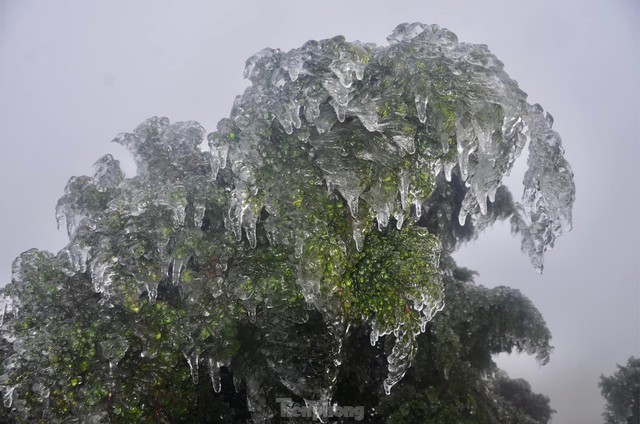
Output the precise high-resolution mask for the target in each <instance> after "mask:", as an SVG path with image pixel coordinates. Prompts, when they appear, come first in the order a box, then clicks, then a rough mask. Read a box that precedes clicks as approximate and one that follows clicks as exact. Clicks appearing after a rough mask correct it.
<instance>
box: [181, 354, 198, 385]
mask: <svg viewBox="0 0 640 424" xmlns="http://www.w3.org/2000/svg"><path fill="white" fill-rule="evenodd" d="M182 354H183V355H184V358H185V359H186V360H187V364H189V373H190V374H191V380H192V381H193V384H198V380H199V378H198V362H199V361H200V358H199V355H198V354H197V353H194V352H192V353H189V354H187V353H184V352H183V353H182Z"/></svg>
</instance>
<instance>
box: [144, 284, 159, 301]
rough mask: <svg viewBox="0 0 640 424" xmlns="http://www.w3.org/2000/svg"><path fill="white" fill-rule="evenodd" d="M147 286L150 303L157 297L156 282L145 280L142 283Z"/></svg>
mask: <svg viewBox="0 0 640 424" xmlns="http://www.w3.org/2000/svg"><path fill="white" fill-rule="evenodd" d="M144 284H145V286H146V287H147V296H148V297H149V303H151V304H152V305H153V304H154V303H156V298H157V297H158V283H154V282H150V281H147V282H146V283H144Z"/></svg>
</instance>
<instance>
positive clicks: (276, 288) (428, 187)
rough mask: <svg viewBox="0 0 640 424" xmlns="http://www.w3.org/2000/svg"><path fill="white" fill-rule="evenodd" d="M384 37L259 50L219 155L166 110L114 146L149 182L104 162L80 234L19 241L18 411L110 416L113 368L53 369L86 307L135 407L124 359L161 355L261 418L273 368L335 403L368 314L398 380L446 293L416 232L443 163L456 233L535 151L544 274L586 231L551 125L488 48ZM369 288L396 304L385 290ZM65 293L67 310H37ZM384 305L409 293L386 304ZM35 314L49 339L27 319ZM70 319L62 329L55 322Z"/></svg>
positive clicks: (293, 384)
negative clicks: (457, 197) (551, 251)
mask: <svg viewBox="0 0 640 424" xmlns="http://www.w3.org/2000/svg"><path fill="white" fill-rule="evenodd" d="M388 41H389V43H390V44H389V45H387V46H376V45H373V44H363V43H360V42H347V41H345V39H344V38H343V37H341V36H338V37H334V38H331V39H327V40H320V41H309V42H307V43H305V44H304V45H303V46H302V47H301V48H298V49H293V50H291V51H289V52H282V51H280V50H277V49H265V50H262V51H260V52H259V53H257V54H255V55H254V56H252V57H251V58H250V59H249V60H247V63H246V69H245V77H246V78H248V79H249V80H250V82H251V85H250V86H249V87H248V88H247V89H246V90H245V92H244V93H243V94H242V95H241V96H238V97H237V98H236V100H235V102H234V105H233V108H232V110H231V114H230V117H229V118H225V119H222V120H221V121H220V122H219V123H218V125H217V131H214V132H212V133H210V134H209V135H208V136H206V139H207V140H208V146H209V149H208V151H206V152H202V151H201V150H200V147H199V146H200V144H201V143H202V142H203V141H204V139H205V134H206V133H205V130H204V129H203V128H202V127H201V126H200V125H199V124H198V123H196V122H177V123H173V124H172V123H170V121H169V120H168V119H167V118H158V117H155V118H151V119H148V120H146V121H145V122H143V123H142V124H141V125H140V126H139V127H137V128H136V129H135V130H134V131H133V132H131V133H123V134H120V135H119V136H117V137H116V139H115V140H114V141H115V142H117V143H119V144H121V145H123V146H125V147H126V148H127V149H128V150H129V151H130V153H131V154H132V156H133V158H134V160H135V162H136V164H137V175H136V176H134V177H130V178H126V177H125V175H124V173H123V172H122V171H121V169H120V166H119V162H118V161H117V160H115V159H114V158H113V157H112V156H111V155H106V156H104V157H103V158H101V159H100V160H98V162H96V164H95V173H94V175H93V176H91V177H88V176H83V177H73V178H71V179H70V180H69V183H68V184H67V187H66V189H65V192H64V195H63V197H62V198H61V199H60V201H59V202H58V205H57V208H56V215H57V218H58V223H59V225H60V226H63V227H66V230H67V233H68V235H69V239H70V242H69V244H68V246H67V247H65V248H64V249H63V250H62V251H61V252H60V253H59V254H58V255H52V254H50V253H47V252H40V251H37V250H35V249H34V250H31V251H28V252H25V253H23V254H22V255H21V256H20V257H19V258H18V259H17V260H16V261H15V263H14V269H13V277H12V283H11V284H10V285H9V286H7V288H6V289H5V290H4V291H3V293H2V298H0V313H1V319H0V330H1V336H2V340H3V341H4V343H5V344H6V346H9V347H8V348H7V349H8V351H7V358H8V359H6V360H5V365H4V374H3V375H2V376H0V385H1V387H2V391H3V395H4V402H5V405H6V406H11V407H12V408H14V410H16V411H18V413H21V414H26V416H28V415H29V413H30V412H29V411H30V409H29V407H27V406H26V405H27V401H26V400H27V399H30V400H29V402H34V400H33V399H36V402H40V404H42V405H46V406H45V407H44V408H45V409H46V410H48V411H49V413H51V412H50V408H51V406H49V405H50V404H49V403H48V402H49V401H48V398H49V396H50V394H49V393H58V391H59V390H61V389H64V390H76V392H77V396H78V398H79V399H81V400H82V402H81V403H82V405H78V406H75V407H74V408H75V409H69V411H70V412H68V414H71V415H70V416H69V417H64V418H69V419H70V420H81V421H82V420H90V421H91V422H101V421H100V420H101V419H102V418H103V417H104V416H106V413H107V412H106V408H107V405H106V404H104V402H102V401H100V399H104V398H105V397H104V396H106V395H100V396H103V397H99V396H98V398H93V397H92V396H93V395H92V393H93V392H91V391H90V388H92V387H94V386H92V384H93V385H97V384H98V383H96V381H98V380H99V379H98V380H96V379H93V380H92V379H91V378H89V377H87V378H86V379H84V380H83V379H82V378H81V376H78V375H76V374H68V375H67V374H63V375H60V376H57V375H54V376H52V375H50V374H49V373H48V372H46V371H45V370H47V369H58V368H56V367H62V365H61V363H60V362H59V361H60V360H61V359H60V358H65V357H67V356H68V355H69V353H68V351H67V349H68V346H71V345H72V342H73V341H74V340H77V338H76V335H77V334H79V333H77V332H78V331H80V330H78V328H79V327H78V325H80V323H81V322H82V321H81V320H82V319H85V318H86V317H85V316H84V315H77V316H76V315H73V314H72V313H71V312H68V313H67V312H65V311H83V312H82V314H85V315H86V316H90V317H92V319H93V320H94V321H93V324H91V326H90V328H85V329H83V331H84V333H83V334H84V336H83V337H84V339H82V340H83V342H82V343H85V344H86V346H94V345H95V346H98V348H87V347H86V346H85V345H78V346H76V352H77V353H76V354H77V355H80V356H79V357H81V356H82V355H87V358H86V363H85V362H80V365H79V366H82V367H85V371H84V374H83V375H96V376H105V378H108V379H109V380H110V381H111V386H110V387H112V388H113V390H114V392H113V394H112V393H111V392H109V399H111V396H115V397H117V396H121V398H119V401H121V402H124V403H127V402H129V403H130V402H135V399H133V400H132V399H130V398H127V397H122V396H124V395H122V394H119V392H117V391H116V390H115V388H116V387H118V386H117V385H118V384H120V385H125V384H126V383H131V384H141V385H143V384H151V383H145V382H144V381H141V382H139V383H133V382H127V381H125V379H124V378H125V374H124V371H123V369H127V367H126V365H127V364H131V363H133V364H135V363H136V362H135V361H146V362H141V363H144V364H153V366H152V368H153V369H154V370H155V371H154V372H156V373H157V374H154V375H156V377H157V378H158V379H162V378H165V377H163V376H165V375H166V373H168V372H171V371H173V368H172V366H169V365H167V364H173V362H171V361H182V362H183V365H184V366H185V367H188V369H189V374H190V375H191V377H192V379H193V380H194V382H196V383H197V381H198V375H199V374H198V372H199V366H200V363H202V364H204V365H203V366H206V367H207V368H208V374H209V377H210V381H211V384H212V386H213V389H214V391H215V392H219V391H220V390H221V376H220V368H221V367H222V366H227V367H231V368H232V369H233V374H234V382H235V383H234V384H236V386H237V387H236V390H238V386H239V384H240V382H241V381H242V382H244V384H245V386H246V393H247V403H248V406H249V409H250V410H251V411H252V413H253V419H254V421H255V422H262V421H264V420H266V419H268V418H269V417H272V416H273V415H274V414H275V411H273V410H272V409H270V407H269V405H268V399H267V397H266V396H267V394H265V392H264V390H266V386H265V384H266V383H265V382H267V381H269V376H271V375H275V376H277V378H278V379H279V381H280V382H281V383H282V384H283V385H284V386H285V387H286V388H287V389H288V390H290V391H291V392H292V393H293V394H295V395H296V396H299V397H301V398H303V399H305V402H307V405H312V406H313V405H322V404H326V401H327V400H328V399H329V398H330V396H331V390H332V387H333V384H334V383H335V379H336V375H337V368H338V364H339V363H340V358H341V349H342V344H343V341H344V338H345V336H346V333H347V331H348V328H349V325H350V324H351V321H352V320H355V321H358V320H360V321H362V322H365V323H369V324H370V326H371V333H370V335H371V336H370V337H371V343H372V344H374V345H375V344H376V343H377V342H378V339H379V338H380V337H383V336H388V337H393V338H394V339H395V345H394V347H393V349H392V351H391V353H390V355H389V356H388V371H389V373H388V377H387V379H386V380H385V381H384V390H385V392H386V393H389V392H390V391H391V389H392V387H393V386H394V385H395V384H396V383H397V382H398V381H399V380H400V379H402V377H403V376H404V374H405V372H406V370H407V368H408V367H409V366H410V364H411V361H412V360H413V358H414V357H415V354H416V343H415V337H416V336H417V335H418V334H420V333H421V332H424V331H425V326H426V323H427V322H429V321H430V320H431V319H432V318H433V316H434V314H435V313H437V312H438V311H439V310H441V309H442V308H443V306H444V295H443V289H442V278H441V275H440V270H439V257H440V255H439V254H440V251H441V249H442V246H441V243H440V242H438V241H437V239H436V237H435V236H434V235H431V234H428V233H426V232H424V231H418V229H417V228H416V227H415V222H416V221H417V220H418V219H419V218H420V217H421V216H422V215H423V214H425V212H429V206H428V202H427V203H425V202H426V201H427V200H428V199H429V197H430V195H431V194H432V192H433V190H434V188H435V187H436V184H437V179H436V176H437V174H438V173H439V172H443V173H444V176H445V177H446V181H451V180H452V173H456V175H459V176H460V178H461V179H462V181H463V182H464V185H465V187H466V188H465V189H466V194H465V196H464V199H463V200H462V203H461V208H460V213H459V216H458V219H459V222H460V224H461V225H464V224H465V222H466V221H467V220H468V218H469V217H474V219H476V220H481V219H482V218H481V217H482V216H483V215H484V214H487V210H488V203H487V200H489V202H493V201H494V196H495V195H496V191H497V190H498V188H499V187H500V186H501V184H502V178H503V176H504V175H506V174H507V173H508V172H509V171H510V169H511V167H512V166H513V163H514V161H515V159H516V158H517V157H518V156H519V154H520V153H521V151H522V150H523V149H524V147H525V145H526V144H527V143H528V146H529V147H528V148H529V158H528V162H527V163H528V166H529V169H528V171H527V173H526V175H525V179H524V188H525V189H524V195H523V200H522V204H521V205H519V207H518V210H517V212H516V213H514V215H513V217H512V222H513V227H514V230H515V231H516V232H519V233H520V234H521V235H522V237H523V241H522V248H523V250H524V251H525V252H526V253H527V254H528V255H529V256H530V258H531V262H532V263H533V265H534V267H535V268H536V269H538V270H542V264H543V253H544V252H545V251H546V250H547V249H548V248H550V247H552V246H553V243H554V241H555V239H556V238H557V237H558V236H560V235H561V234H562V233H563V232H566V231H568V230H570V229H571V207H572V204H573V201H574V192H575V190H574V184H573V174H572V171H571V168H570V166H569V164H568V163H567V161H566V160H565V159H564V157H563V149H562V146H561V140H560V137H559V135H558V134H557V133H556V132H554V131H553V130H552V128H551V127H552V123H553V119H552V118H551V117H550V115H548V114H547V115H546V116H545V115H544V114H543V110H542V108H541V107H540V106H539V105H529V104H528V103H527V100H526V94H525V93H524V92H523V91H521V90H520V89H519V87H518V85H517V83H516V82H515V81H514V80H512V79H510V78H509V76H508V75H507V74H506V72H505V71H504V68H503V64H502V63H501V62H500V61H499V60H498V59H497V58H496V57H495V56H494V55H493V54H492V53H491V52H490V51H489V50H488V48H487V47H486V46H484V45H475V44H468V43H460V42H458V40H457V37H456V36H455V34H453V33H452V32H451V31H449V30H447V29H443V28H440V27H439V26H437V25H423V24H420V23H415V24H402V25H399V26H398V27H397V28H396V29H395V30H394V31H393V33H392V34H391V35H390V36H389V37H388ZM409 218H413V219H409ZM354 258H365V259H366V258H378V260H377V264H376V263H374V262H370V263H368V265H367V262H366V261H365V260H362V261H360V260H359V259H354ZM384 264H387V265H384ZM398 264H402V266H397V265H398ZM385 266H386V268H385ZM381 267H382V268H381ZM374 286H375V287H376V289H375V290H376V293H383V295H380V296H387V297H380V298H376V297H375V296H372V295H371V294H370V293H373V292H374V291H373V289H372V290H369V288H370V287H374ZM62 293H74V296H71V297H69V298H68V299H67V298H64V297H63V296H62ZM171 296H173V297H171ZM49 298H52V299H67V300H64V302H67V303H63V304H62V305H61V306H60V307H56V308H54V307H47V308H40V306H39V305H40V304H41V302H43V299H49ZM169 299H173V300H171V301H169ZM176 299H177V300H176ZM389 300H392V301H393V302H395V303H394V304H395V305H403V306H401V307H398V308H397V310H394V311H393V312H392V313H388V312H385V311H386V310H387V309H384V308H383V307H382V306H386V304H385V302H387V301H389ZM60 301H61V302H62V301H63V300H60ZM69 302H70V303H69ZM60 308H62V309H60ZM19 311H22V312H19ZM74 313H75V312H74ZM77 313H78V314H79V313H80V312H77ZM20 314H23V315H20ZM47 314H49V315H47ZM65 314H71V318H69V315H65ZM313 314H316V315H314V316H315V318H314V320H316V321H317V320H321V322H323V323H324V324H323V325H322V326H321V328H314V327H313V328H312V321H313V320H311V319H310V316H312V315H313ZM20 316H24V317H31V318H30V319H33V320H35V321H39V322H42V323H43V331H33V332H29V331H26V332H25V331H24V329H23V327H22V326H20V325H19V323H20ZM52 317H53V318H52ZM56 317H57V318H56ZM54 318H55V319H59V320H60V321H59V323H61V324H60V325H58V324H56V325H49V324H48V323H49V322H53V321H50V320H52V319H54ZM74 320H76V321H74ZM131 322H135V323H136V324H135V326H130V325H129V324H130V323H131ZM240 322H242V323H244V324H245V325H250V326H252V328H255V329H256V331H257V333H256V334H258V335H259V336H257V337H259V338H260V343H261V344H260V349H258V350H257V351H256V352H255V355H257V356H256V357H255V358H253V359H251V360H249V359H246V358H245V359H244V361H245V362H242V361H243V359H241V358H240V359H238V358H236V357H235V356H234V355H235V353H236V351H237V349H238V344H237V341H236V338H237V336H238V331H239V330H238V323H240ZM303 330H304V331H303ZM305 331H313V336H312V337H311V336H309V334H306V333H305ZM78 343H80V342H78ZM83 346H84V347H83ZM82 349H85V350H82ZM86 349H88V350H86ZM45 351H46V352H48V353H47V354H46V355H47V356H46V358H45V357H40V355H41V353H40V352H45ZM138 351H139V353H138ZM134 353H135V354H134ZM65 355H67V356H65ZM81 360H83V361H84V360H85V359H82V358H81ZM235 361H240V365H236V364H235ZM83 364H84V365H83ZM145 366H147V365H145ZM47 367H53V368H47ZM234 367H235V368H234ZM60 369H63V368H60ZM65 369H66V368H65ZM34 370H35V371H34ZM65 372H67V371H65ZM69 372H70V371H69ZM25 373H30V374H29V383H27V382H25V380H24V379H23V378H22V376H24V375H26V374H25ZM91 373H93V374H91ZM37 387H40V388H42V387H45V388H49V389H50V390H49V389H48V390H47V391H46V392H47V396H44V394H43V393H44V392H45V391H44V390H35V389H34V388H37ZM96 387H97V386H96ZM123 387H124V386H123ZM94 388H95V387H94ZM56 390H58V391H56ZM96 390H97V391H96V393H101V392H100V391H99V390H98V389H96ZM35 392H37V393H35ZM34 393H35V395H34ZM18 400H19V401H18ZM101 402H102V403H101ZM127 404H128V403H127ZM314 408H315V406H314ZM34 410H35V409H34ZM59 418H60V417H59ZM61 419H62V418H61ZM65 422H66V421H65ZM87 422H89V421H87Z"/></svg>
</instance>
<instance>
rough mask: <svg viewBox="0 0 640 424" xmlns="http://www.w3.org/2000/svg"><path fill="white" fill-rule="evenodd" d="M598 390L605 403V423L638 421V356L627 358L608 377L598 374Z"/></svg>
mask: <svg viewBox="0 0 640 424" xmlns="http://www.w3.org/2000/svg"><path fill="white" fill-rule="evenodd" d="M599 386H600V391H601V392H602V396H604V398H605V400H606V401H607V404H606V406H605V412H604V414H603V415H604V418H605V423H606V424H638V423H640V358H634V357H633V356H632V357H631V358H629V360H628V361H627V364H626V365H625V366H621V365H618V371H616V373H615V374H614V375H612V376H610V377H605V376H604V375H603V376H600V384H599Z"/></svg>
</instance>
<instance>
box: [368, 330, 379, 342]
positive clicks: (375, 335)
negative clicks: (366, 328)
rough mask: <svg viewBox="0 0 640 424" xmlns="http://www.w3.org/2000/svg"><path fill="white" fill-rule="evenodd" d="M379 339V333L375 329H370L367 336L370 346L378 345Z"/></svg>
mask: <svg viewBox="0 0 640 424" xmlns="http://www.w3.org/2000/svg"><path fill="white" fill-rule="evenodd" d="M379 338H380V332H379V331H378V329H377V328H375V326H374V328H372V329H371V333H370V334H369V341H370V342H371V346H375V345H376V343H378V339H379Z"/></svg>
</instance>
